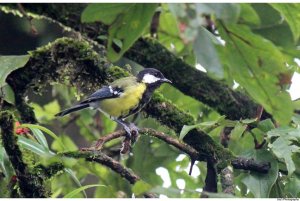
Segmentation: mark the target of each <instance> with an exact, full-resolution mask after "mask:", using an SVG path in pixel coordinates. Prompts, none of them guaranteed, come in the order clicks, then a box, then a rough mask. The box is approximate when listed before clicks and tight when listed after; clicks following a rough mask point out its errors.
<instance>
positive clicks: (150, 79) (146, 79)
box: [142, 73, 160, 84]
mask: <svg viewBox="0 0 300 201" xmlns="http://www.w3.org/2000/svg"><path fill="white" fill-rule="evenodd" d="M158 80H160V78H158V77H155V76H154V75H151V74H149V73H147V74H145V75H144V77H143V80H142V82H144V83H147V84H151V83H154V82H157V81H158Z"/></svg>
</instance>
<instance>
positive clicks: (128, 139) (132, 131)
mask: <svg viewBox="0 0 300 201" xmlns="http://www.w3.org/2000/svg"><path fill="white" fill-rule="evenodd" d="M124 130H125V131H126V136H125V139H124V141H123V143H122V148H121V154H126V153H128V152H129V151H130V150H131V146H132V145H134V143H135V142H136V141H137V139H138V136H139V135H138V134H139V129H138V127H136V125H134V124H133V123H130V124H129V125H126V126H124Z"/></svg>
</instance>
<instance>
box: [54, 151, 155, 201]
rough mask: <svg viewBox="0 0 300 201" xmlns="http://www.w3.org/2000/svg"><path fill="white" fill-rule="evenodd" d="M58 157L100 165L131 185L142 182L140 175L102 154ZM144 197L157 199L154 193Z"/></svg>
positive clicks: (72, 154)
mask: <svg viewBox="0 0 300 201" xmlns="http://www.w3.org/2000/svg"><path fill="white" fill-rule="evenodd" d="M58 155H60V156H65V157H71V158H84V159H85V160H86V161H89V162H96V163H99V164H101V165H104V166H106V167H108V168H110V169H111V170H113V171H115V172H116V173H118V174H119V175H120V176H121V177H123V178H125V179H126V180H127V181H129V183H131V184H135V183H136V182H137V181H139V180H140V177H139V176H138V175H136V174H135V173H133V172H132V171H130V170H129V169H127V168H126V167H124V166H123V165H121V163H119V162H118V161H116V160H114V159H112V158H111V157H109V156H107V155H105V154H104V153H101V152H97V153H95V152H94V153H93V152H64V153H60V154H58ZM144 196H145V197H148V198H155V197H156V196H155V195H154V194H152V193H145V194H144Z"/></svg>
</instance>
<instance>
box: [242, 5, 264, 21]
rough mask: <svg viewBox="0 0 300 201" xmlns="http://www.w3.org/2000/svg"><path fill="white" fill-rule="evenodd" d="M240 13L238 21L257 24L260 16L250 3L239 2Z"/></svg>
mask: <svg viewBox="0 0 300 201" xmlns="http://www.w3.org/2000/svg"><path fill="white" fill-rule="evenodd" d="M239 5H240V7H241V13H240V18H239V21H240V22H242V23H245V24H249V25H259V24H260V18H259V16H258V14H257V13H256V11H255V10H254V8H253V7H252V6H251V5H250V4H246V3H241V4H239Z"/></svg>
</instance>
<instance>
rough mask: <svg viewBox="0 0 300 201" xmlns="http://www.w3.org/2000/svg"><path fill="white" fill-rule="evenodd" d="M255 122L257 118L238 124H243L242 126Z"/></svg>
mask: <svg viewBox="0 0 300 201" xmlns="http://www.w3.org/2000/svg"><path fill="white" fill-rule="evenodd" d="M256 121H257V118H254V119H243V120H241V121H240V122H241V123H243V124H251V123H253V122H256Z"/></svg>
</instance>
